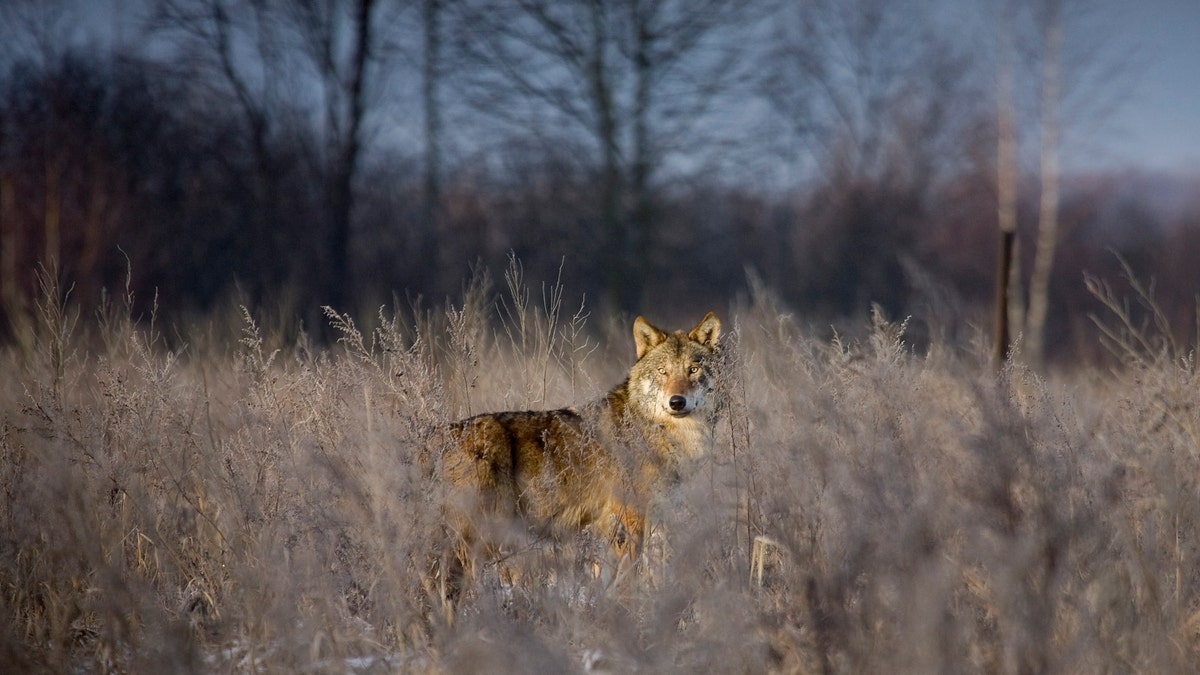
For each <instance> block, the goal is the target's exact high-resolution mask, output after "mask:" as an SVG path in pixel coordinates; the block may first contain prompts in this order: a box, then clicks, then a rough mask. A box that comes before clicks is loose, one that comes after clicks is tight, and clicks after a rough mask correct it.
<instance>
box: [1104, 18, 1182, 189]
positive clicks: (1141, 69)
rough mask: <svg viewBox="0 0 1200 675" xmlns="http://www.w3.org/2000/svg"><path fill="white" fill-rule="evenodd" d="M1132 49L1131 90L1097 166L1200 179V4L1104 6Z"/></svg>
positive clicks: (1110, 132) (1114, 116) (1111, 126)
mask: <svg viewBox="0 0 1200 675" xmlns="http://www.w3.org/2000/svg"><path fill="white" fill-rule="evenodd" d="M1100 2H1101V3H1102V4H1103V5H1104V7H1103V10H1104V12H1105V13H1106V15H1108V14H1111V16H1112V18H1111V21H1113V22H1114V27H1116V28H1117V33H1116V35H1117V39H1118V40H1120V41H1127V45H1128V46H1129V47H1130V48H1131V50H1132V54H1133V59H1134V66H1133V75H1132V77H1131V80H1132V90H1131V92H1130V94H1129V97H1128V99H1127V100H1126V101H1124V102H1123V105H1121V106H1120V107H1119V108H1118V109H1117V110H1116V112H1115V113H1114V115H1113V119H1112V121H1111V123H1110V124H1109V125H1108V127H1109V128H1108V130H1106V133H1109V134H1111V140H1110V142H1108V143H1103V144H1098V145H1099V146H1100V147H1101V148H1106V149H1105V150H1104V152H1103V154H1102V155H1100V156H1099V157H1098V158H1097V159H1095V161H1097V162H1098V163H1100V164H1103V165H1108V166H1109V167H1113V168H1118V167H1126V166H1140V167H1143V168H1146V169H1151V170H1158V171H1167V172H1171V173H1183V174H1189V175H1197V174H1200V0H1142V1H1140V2H1138V1H1134V0H1100Z"/></svg>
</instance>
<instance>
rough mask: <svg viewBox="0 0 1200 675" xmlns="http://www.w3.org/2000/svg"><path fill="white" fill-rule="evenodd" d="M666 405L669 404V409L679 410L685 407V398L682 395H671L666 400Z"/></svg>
mask: <svg viewBox="0 0 1200 675" xmlns="http://www.w3.org/2000/svg"><path fill="white" fill-rule="evenodd" d="M667 405H669V406H671V410H674V411H675V412H679V411H680V410H683V409H684V408H686V407H687V399H686V398H684V397H682V396H672V397H671V400H670V401H667Z"/></svg>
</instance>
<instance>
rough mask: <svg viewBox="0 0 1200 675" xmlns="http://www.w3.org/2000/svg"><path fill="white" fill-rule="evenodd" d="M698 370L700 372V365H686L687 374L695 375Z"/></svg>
mask: <svg viewBox="0 0 1200 675" xmlns="http://www.w3.org/2000/svg"><path fill="white" fill-rule="evenodd" d="M698 372H700V366H689V367H688V375H695V374H696V373H698Z"/></svg>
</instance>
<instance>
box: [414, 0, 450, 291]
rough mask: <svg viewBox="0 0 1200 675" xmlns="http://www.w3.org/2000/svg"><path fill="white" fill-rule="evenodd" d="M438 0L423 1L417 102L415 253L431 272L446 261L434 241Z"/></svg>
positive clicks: (438, 163) (438, 199) (438, 201)
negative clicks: (418, 228)
mask: <svg viewBox="0 0 1200 675" xmlns="http://www.w3.org/2000/svg"><path fill="white" fill-rule="evenodd" d="M441 3H442V0H425V4H424V16H423V17H422V18H423V21H424V26H423V30H424V34H425V54H424V57H425V62H424V64H423V66H422V72H421V77H422V81H421V99H422V101H423V103H424V112H425V195H424V209H423V210H424V214H423V215H424V217H425V218H424V219H425V229H424V231H423V232H422V234H421V235H420V240H419V244H418V252H419V254H420V256H421V258H420V259H421V261H423V262H424V263H426V264H432V265H434V270H435V271H440V270H442V269H445V268H446V267H447V265H446V264H445V263H447V262H448V261H446V260H439V259H438V241H439V240H440V239H441V235H442V232H441V228H442V217H441V216H442V178H441V174H442V117H441V116H442V110H441V104H440V101H439V100H438V85H439V84H440V77H441V49H442V35H441V11H442V4H441Z"/></svg>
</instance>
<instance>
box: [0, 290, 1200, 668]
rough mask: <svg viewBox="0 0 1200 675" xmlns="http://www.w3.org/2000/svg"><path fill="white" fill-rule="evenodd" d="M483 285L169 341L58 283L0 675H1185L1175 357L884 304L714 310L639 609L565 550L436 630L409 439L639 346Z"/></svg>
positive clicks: (623, 358) (32, 400)
mask: <svg viewBox="0 0 1200 675" xmlns="http://www.w3.org/2000/svg"><path fill="white" fill-rule="evenodd" d="M508 282H509V283H508V286H509V288H508V289H506V290H502V291H500V292H493V291H492V290H491V289H490V286H489V285H488V284H486V283H483V282H479V281H477V282H476V283H474V284H473V285H471V286H470V287H469V288H468V290H467V291H466V292H465V293H464V297H463V298H462V299H461V301H460V304H457V305H454V306H450V307H447V308H445V309H442V310H436V311H421V312H415V313H412V312H410V313H407V318H405V317H404V316H401V317H400V318H393V317H392V315H391V313H390V312H384V313H381V316H380V317H353V318H352V317H346V316H342V315H337V314H331V315H330V320H331V323H332V324H333V325H334V326H335V327H336V328H337V329H338V330H339V332H340V334H341V335H342V336H343V340H342V341H341V342H340V343H338V344H337V345H335V346H333V347H331V348H329V349H318V348H314V347H310V346H309V343H308V342H307V340H306V339H304V337H303V336H302V335H298V334H295V333H291V334H288V333H285V332H283V331H279V330H272V329H270V328H268V327H264V326H262V325H261V320H260V319H257V318H255V317H250V316H247V315H243V316H237V314H236V313H232V312H231V313H229V315H228V316H227V317H224V318H220V319H217V318H214V319H211V320H210V322H209V323H208V324H196V325H195V326H194V327H192V328H191V329H189V331H188V332H187V333H186V334H175V333H172V334H170V335H169V336H168V337H169V338H170V339H164V336H163V335H162V334H160V331H163V330H164V329H162V328H161V327H159V326H156V325H154V323H153V322H151V321H148V320H146V321H141V322H138V323H134V322H131V321H130V320H129V319H128V317H127V316H126V314H127V313H126V312H124V311H123V310H122V308H121V303H120V302H117V303H114V307H113V308H112V309H111V310H110V311H108V312H106V313H104V314H103V315H101V316H99V317H90V316H89V317H80V316H76V315H74V314H73V313H72V311H71V309H70V306H69V304H64V303H60V302H56V301H55V300H54V298H58V297H60V296H61V295H62V293H61V291H60V290H58V289H54V288H50V289H49V290H48V291H47V293H46V298H49V299H44V300H43V302H42V304H41V306H40V308H39V310H40V311H39V317H38V325H37V326H35V327H33V329H32V331H33V332H31V333H30V335H34V336H36V339H35V340H31V341H29V342H28V343H27V344H26V346H24V347H19V346H12V347H9V348H6V349H5V351H3V353H2V354H0V372H3V373H4V376H3V378H0V453H2V459H0V490H2V492H0V616H2V619H0V661H3V662H4V663H6V664H8V665H9V667H16V668H18V669H19V670H20V671H57V672H93V671H97V672H99V671H113V670H116V671H132V672H180V671H188V670H198V671H212V672H229V671H232V672H243V671H263V672H433V673H440V672H446V673H450V672H454V673H459V672H481V671H487V672H534V671H539V672H578V671H593V672H601V671H611V672H631V671H641V672H672V671H680V672H696V671H697V670H699V669H701V668H702V667H703V669H705V670H707V671H710V672H766V671H776V672H799V673H862V672H901V673H929V672H998V673H1024V672H1072V673H1075V672H1156V673H1169V672H1196V671H1198V670H1200V575H1198V574H1197V571H1198V566H1197V564H1196V561H1197V556H1198V554H1200V533H1198V532H1197V524H1198V523H1200V499H1197V495H1198V493H1197V478H1198V477H1200V389H1198V383H1197V379H1196V374H1195V372H1194V370H1195V369H1194V364H1193V362H1192V360H1191V357H1190V352H1187V351H1185V350H1179V349H1177V348H1170V347H1169V346H1167V345H1160V344H1159V343H1157V342H1155V341H1154V340H1153V336H1149V335H1146V334H1145V333H1144V332H1138V331H1136V330H1134V331H1133V332H1115V333H1113V337H1114V339H1115V340H1116V342H1117V345H1118V346H1120V345H1122V344H1123V345H1124V346H1125V347H1128V348H1129V351H1128V353H1127V354H1126V356H1128V357H1130V358H1129V359H1128V364H1127V365H1126V366H1124V367H1122V368H1120V369H1118V370H1114V371H1111V372H1110V371H1105V372H1101V371H1095V372H1075V373H1072V374H1070V375H1061V376H1056V377H1053V378H1050V379H1041V378H1039V377H1037V376H1035V375H1034V374H1033V373H1031V372H1028V371H1026V370H1024V369H1022V368H1020V367H1010V368H1009V369H1007V370H1006V371H1004V372H1003V373H1001V374H1000V375H997V374H996V373H995V372H994V371H993V370H992V369H991V368H990V366H989V365H988V364H987V362H986V358H985V356H984V355H985V354H986V353H987V349H986V348H985V347H980V348H978V349H975V350H954V349H950V348H948V347H946V346H944V345H939V344H937V343H934V344H933V345H931V346H930V348H929V350H928V352H926V353H922V354H915V353H913V350H912V349H911V348H910V347H908V346H907V345H906V343H905V341H904V336H903V325H902V324H897V323H889V322H888V321H885V320H884V319H882V318H877V320H876V321H875V323H874V325H872V326H869V327H867V330H865V331H864V336H863V337H862V338H861V339H856V340H849V339H847V340H845V341H841V340H835V341H832V342H830V341H825V340H819V339H816V338H814V337H812V336H810V335H807V334H806V332H805V331H804V330H803V329H802V328H801V327H799V326H798V325H797V324H796V322H794V321H793V320H792V319H791V318H789V317H788V316H787V315H786V314H784V313H782V312H781V311H780V309H779V308H778V307H777V306H776V304H775V303H774V302H773V301H772V299H771V297H770V295H769V294H768V293H765V292H760V293H758V294H757V295H756V296H755V297H754V298H752V299H751V300H749V301H747V302H745V303H743V304H742V305H741V306H738V307H736V308H732V309H729V310H726V309H724V308H714V309H717V310H718V313H719V314H720V315H721V318H722V321H723V324H724V326H725V331H726V333H725V335H724V336H723V339H724V340H726V343H727V344H728V346H729V349H730V352H729V353H730V355H731V358H730V359H729V361H730V365H729V367H728V369H727V372H726V373H725V380H724V382H725V389H724V392H723V394H724V402H725V406H726V409H725V414H724V416H723V419H722V421H721V422H720V425H719V427H718V435H717V439H718V440H717V450H716V453H715V455H714V456H713V457H712V458H711V459H710V460H708V461H705V462H704V463H703V464H702V466H700V467H697V470H696V472H695V473H694V474H693V475H692V476H691V477H690V478H689V479H687V480H685V481H684V483H683V484H681V485H679V486H678V488H677V489H676V490H675V491H674V492H673V493H672V494H671V495H669V496H668V497H667V498H666V499H665V500H664V505H663V507H662V512H661V513H660V514H658V517H659V519H660V530H661V531H662V532H665V535H664V536H661V537H659V538H658V541H657V544H658V545H657V546H652V547H651V551H650V552H649V553H648V555H647V559H646V560H644V561H643V567H644V569H643V574H642V575H641V576H640V578H639V580H638V582H637V583H636V584H635V588H633V589H632V590H631V591H628V592H620V593H617V592H612V591H611V589H606V588H604V587H603V585H602V583H601V582H600V581H599V580H596V579H594V578H593V577H592V576H591V575H590V574H589V573H588V571H587V570H588V569H589V565H588V564H587V562H588V559H587V551H586V550H585V548H586V547H582V546H574V545H571V544H570V542H567V543H565V544H564V545H563V546H561V547H557V548H556V547H552V546H549V545H546V544H540V545H531V547H530V550H529V551H525V552H523V553H522V554H521V555H522V557H524V558H525V560H524V561H523V562H522V564H523V565H524V566H525V567H526V569H527V570H528V571H529V572H530V573H529V574H526V575H523V576H522V581H520V582H518V583H517V584H516V585H513V586H506V585H503V584H499V583H498V582H497V581H496V579H495V578H490V579H489V578H488V576H487V575H482V577H481V579H480V580H479V583H478V586H477V587H476V588H474V589H473V590H472V592H471V594H470V597H469V598H468V600H467V601H465V602H464V603H463V604H462V606H461V607H459V609H458V611H457V614H456V616H455V618H454V620H453V621H452V622H448V621H447V620H446V619H445V615H444V612H443V611H442V608H441V605H440V602H439V600H438V593H437V589H436V581H434V580H431V578H430V573H429V560H430V557H431V555H432V552H433V550H434V548H435V546H436V541H437V539H438V532H439V527H440V518H439V510H438V506H437V495H438V492H439V489H438V487H437V486H436V485H434V484H432V483H431V482H430V481H429V480H428V479H427V478H426V477H425V476H424V474H423V473H422V471H420V470H419V468H418V467H417V466H416V465H415V463H414V457H415V455H416V452H417V449H418V448H419V447H420V444H421V439H423V438H424V437H425V436H426V435H427V434H428V433H429V430H430V429H432V428H433V427H434V426H435V425H437V424H440V423H444V422H447V421H450V420H452V419H455V418H457V417H460V416H463V415H466V414H469V413H478V412H483V411H488V410H498V409H514V408H516V409H523V408H541V407H553V406H560V405H565V404H570V403H575V402H582V401H585V400H587V399H589V398H592V397H594V396H598V395H599V394H600V393H601V392H603V391H605V390H607V389H608V388H609V387H610V386H611V385H613V384H614V383H616V382H617V381H619V380H620V378H621V377H623V373H624V371H625V369H626V368H627V367H628V366H629V365H630V363H631V362H632V359H633V347H632V340H631V338H630V336H629V331H628V325H627V323H626V322H625V321H623V320H621V321H619V320H617V318H615V317H597V316H591V317H587V316H586V315H585V314H582V313H580V314H575V313H574V312H573V311H572V310H570V309H566V308H564V307H563V305H562V301H561V295H559V294H558V293H559V290H560V289H557V288H555V287H550V288H548V289H547V295H546V296H542V295H541V294H540V293H539V292H538V291H537V290H534V291H533V292H532V293H531V292H530V290H529V287H528V285H526V284H525V283H524V282H523V281H522V280H520V279H519V278H517V275H516V274H515V273H510V275H509V278H508ZM496 298H499V300H496ZM653 312H654V308H647V316H648V318H650V319H651V320H655V319H656V318H657V317H656V316H655V315H654V313H653ZM696 318H699V317H695V318H693V319H690V321H692V322H694V320H695V319H696ZM1117 318H1119V317H1117ZM355 321H357V325H356V323H355ZM368 324H369V325H370V326H371V327H370V328H367V327H366V326H367V325H368ZM689 325H690V323H689ZM360 326H361V327H360ZM672 327H680V326H672ZM1140 338H1146V339H1147V341H1146V342H1145V344H1144V345H1143V344H1142V343H1141V342H1139V339H1140ZM1160 347H1161V349H1160Z"/></svg>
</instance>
